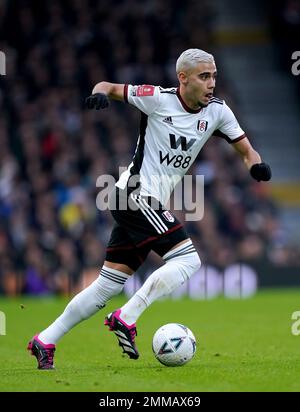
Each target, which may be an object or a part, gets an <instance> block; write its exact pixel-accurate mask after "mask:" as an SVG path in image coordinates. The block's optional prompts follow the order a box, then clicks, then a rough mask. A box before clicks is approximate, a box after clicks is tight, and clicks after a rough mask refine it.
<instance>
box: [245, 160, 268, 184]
mask: <svg viewBox="0 0 300 412" xmlns="http://www.w3.org/2000/svg"><path fill="white" fill-rule="evenodd" d="M250 175H251V176H252V177H253V179H255V180H257V181H258V182H260V181H261V180H265V181H267V180H270V179H271V177H272V172H271V168H270V166H269V165H267V164H266V163H256V164H255V165H253V166H252V167H251V168H250Z"/></svg>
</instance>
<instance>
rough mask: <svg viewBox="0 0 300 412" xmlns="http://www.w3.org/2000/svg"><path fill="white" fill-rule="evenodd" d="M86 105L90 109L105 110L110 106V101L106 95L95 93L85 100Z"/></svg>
mask: <svg viewBox="0 0 300 412" xmlns="http://www.w3.org/2000/svg"><path fill="white" fill-rule="evenodd" d="M85 104H86V107H87V108H88V109H96V110H99V109H105V108H106V107H108V106H109V100H108V97H107V96H106V94H104V93H95V94H92V95H91V96H89V97H87V98H86V99H85Z"/></svg>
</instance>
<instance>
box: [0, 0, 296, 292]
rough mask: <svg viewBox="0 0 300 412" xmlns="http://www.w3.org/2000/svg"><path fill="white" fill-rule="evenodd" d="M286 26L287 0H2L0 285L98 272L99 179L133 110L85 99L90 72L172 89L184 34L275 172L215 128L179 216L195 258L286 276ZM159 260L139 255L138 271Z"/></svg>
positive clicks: (131, 125)
mask: <svg viewBox="0 0 300 412" xmlns="http://www.w3.org/2000/svg"><path fill="white" fill-rule="evenodd" d="M299 38H300V2H299V1H298V0H289V1H288V0H286V1H275V2H274V1H273V2H271V3H270V4H269V3H268V2H266V1H265V2H261V1H244V2H243V4H242V5H241V4H240V2H238V1H234V0H231V1H229V0H227V1H217V0H215V1H185V2H181V1H178V0H173V1H165V0H164V1H162V2H161V1H154V0H148V1H147V0H144V1H143V2H141V1H138V0H126V1H122V0H119V1H117V0H115V1H111V2H109V6H108V2H107V1H104V0H94V1H93V0H90V1H81V0H77V1H46V2H39V1H33V0H31V1H30V0H29V1H21V0H16V1H13V2H10V1H2V2H1V3H0V50H1V51H4V52H5V54H6V75H5V76H0V148H1V150H0V219H1V224H0V293H2V294H4V295H9V296H15V295H18V294H20V293H24V294H34V295H42V296H43V295H48V294H63V295H65V294H70V293H71V294H73V293H76V291H78V290H80V289H81V288H82V287H83V286H84V285H86V284H88V283H89V282H90V281H91V280H92V279H94V278H95V277H96V276H97V275H98V272H99V268H100V267H101V265H102V262H103V258H104V254H105V246H106V243H107V241H108V238H109V235H110V230H111V227H112V218H111V217H110V215H109V213H107V212H99V211H98V210H97V209H96V197H97V194H98V192H99V188H97V187H96V180H97V177H98V176H100V175H102V174H112V175H114V176H115V177H117V175H118V167H119V166H127V165H128V164H129V163H130V161H131V158H132V155H133V152H134V149H135V145H136V140H137V136H138V125H139V113H138V111H137V110H136V109H134V108H131V107H129V106H126V105H125V104H122V103H119V102H112V104H111V105H110V108H109V109H108V110H106V111H102V112H91V111H87V110H86V109H85V108H84V100H85V97H87V96H88V95H89V94H90V93H91V90H92V88H93V86H94V84H95V83H97V82H99V81H101V80H107V81H111V82H119V83H133V84H143V83H146V84H147V83H150V84H159V85H161V86H163V87H171V86H174V85H176V84H177V82H176V75H175V70H174V67H175V66H174V65H175V61H176V58H177V57H178V55H179V54H180V53H181V52H182V51H183V50H185V49H187V48H192V47H199V48H202V49H204V50H206V51H208V52H211V53H213V54H214V55H215V59H216V63H217V67H218V71H219V77H218V82H217V90H216V95H217V96H218V97H220V98H225V99H226V102H227V103H228V104H229V105H230V106H231V107H232V109H233V111H234V112H235V113H236V115H237V117H238V119H239V121H240V123H241V126H242V128H244V129H245V130H246V132H247V134H248V136H249V138H250V140H251V141H252V143H253V145H254V147H255V148H257V149H258V151H259V152H260V153H261V155H262V157H263V159H264V160H265V161H266V162H267V163H269V164H270V165H271V167H272V170H273V174H274V178H273V180H272V181H271V183H256V182H255V181H253V180H252V179H251V178H250V177H249V175H248V172H247V171H246V169H245V168H244V165H243V164H242V162H241V160H240V158H239V157H238V156H237V155H236V153H234V151H233V150H232V148H231V147H230V146H229V145H228V144H227V143H226V142H224V141H222V140H221V139H219V138H217V137H212V138H211V139H210V141H209V143H208V144H207V145H206V147H205V148H204V150H203V151H202V152H201V154H200V155H199V158H198V160H197V161H196V162H195V165H194V166H193V168H192V170H191V173H196V174H204V175H205V215H204V219H203V220H201V221H199V222H192V223H188V222H187V223H186V229H187V230H188V232H189V233H190V234H191V237H192V238H193V240H194V243H195V245H196V247H197V250H198V252H199V255H200V256H201V259H202V261H203V263H204V267H209V268H210V270H211V271H213V270H218V271H219V273H224V271H225V270H226V268H227V269H228V267H231V269H232V270H233V271H234V272H236V273H238V278H235V279H236V282H239V285H241V279H240V276H241V273H242V272H243V270H244V269H245V268H246V266H244V265H248V266H249V267H250V268H251V269H253V270H254V271H255V273H256V274H257V276H258V282H259V285H260V286H272V285H274V286H275V285H276V286H285V285H299V284H300V277H299V268H300V235H299V233H300V224H299V221H300V219H299V217H300V209H299V208H300V189H299V181H300V167H299V153H300V150H299V149H300V142H299V126H300V120H299V117H300V116H299V99H300V87H299V76H298V77H297V76H294V75H293V74H292V71H291V66H292V63H293V61H292V60H291V55H292V52H293V51H295V50H297V49H298V50H299V43H298V44H297V41H296V39H299ZM177 215H178V216H179V218H181V219H182V214H181V213H177ZM182 220H183V219H182ZM158 264H159V261H158V260H157V258H156V257H155V256H154V255H151V256H150V259H149V260H148V262H147V264H146V265H145V266H144V268H143V270H142V271H141V272H140V277H141V278H143V277H144V276H145V274H146V273H148V271H149V270H151V269H152V268H153V267H154V266H156V265H158ZM232 265H236V266H232ZM207 274H208V272H205V273H204V275H203V276H204V280H207ZM135 286H136V285H135ZM223 287H224V285H223ZM206 291H207V289H206Z"/></svg>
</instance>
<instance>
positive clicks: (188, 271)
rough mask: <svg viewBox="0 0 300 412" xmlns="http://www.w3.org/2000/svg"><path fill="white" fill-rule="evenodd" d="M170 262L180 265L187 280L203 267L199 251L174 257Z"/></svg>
mask: <svg viewBox="0 0 300 412" xmlns="http://www.w3.org/2000/svg"><path fill="white" fill-rule="evenodd" d="M169 262H172V263H176V264H177V265H178V267H180V269H181V272H182V275H183V277H184V279H185V280H188V279H190V277H191V276H192V275H193V274H194V273H196V272H197V271H198V270H199V269H200V267H201V260H200V257H199V255H198V253H197V252H192V253H188V254H186V255H181V256H177V257H173V258H171V259H170V260H169Z"/></svg>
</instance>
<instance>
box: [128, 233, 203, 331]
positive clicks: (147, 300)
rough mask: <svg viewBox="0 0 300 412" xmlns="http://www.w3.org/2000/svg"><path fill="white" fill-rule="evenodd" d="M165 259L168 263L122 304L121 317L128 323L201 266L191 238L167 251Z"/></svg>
mask: <svg viewBox="0 0 300 412" xmlns="http://www.w3.org/2000/svg"><path fill="white" fill-rule="evenodd" d="M163 259H164V261H165V262H166V264H165V265H164V266H162V267H160V268H159V269H157V270H156V271H155V272H153V273H152V274H151V275H150V276H149V277H148V279H147V280H146V282H145V283H144V284H143V286H142V287H141V288H140V289H139V290H138V291H137V292H136V293H135V295H133V296H132V298H131V299H130V300H129V301H128V302H127V303H126V304H125V305H124V306H122V308H121V314H120V318H121V319H122V320H123V321H124V322H126V323H127V324H128V325H132V324H133V323H135V322H136V321H137V319H138V318H139V316H140V315H141V314H142V313H143V312H144V310H145V309H146V308H147V307H148V306H150V305H151V303H152V302H154V301H155V300H157V299H159V298H160V297H162V296H164V295H167V294H169V293H171V292H173V291H174V290H175V289H176V288H177V287H178V286H180V285H181V284H183V283H184V282H185V281H186V280H187V279H189V278H190V277H191V276H192V275H193V274H194V273H195V272H196V271H197V270H198V269H199V268H200V266H201V261H200V258H199V256H198V253H197V252H196V249H195V248H194V245H193V244H192V241H191V240H190V241H189V242H186V243H184V244H182V245H180V246H179V247H177V248H176V249H172V250H171V251H169V252H168V253H166V254H165V255H164V256H163Z"/></svg>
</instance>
